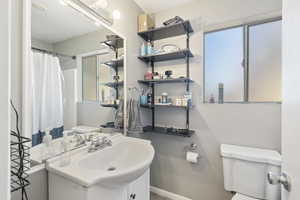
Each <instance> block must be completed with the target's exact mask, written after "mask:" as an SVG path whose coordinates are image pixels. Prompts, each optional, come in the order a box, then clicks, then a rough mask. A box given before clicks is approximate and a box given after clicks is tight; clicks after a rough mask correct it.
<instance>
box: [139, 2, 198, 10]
mask: <svg viewBox="0 0 300 200" xmlns="http://www.w3.org/2000/svg"><path fill="white" fill-rule="evenodd" d="M134 1H135V2H136V3H137V4H138V5H139V6H140V7H141V8H142V9H143V10H144V11H145V12H146V13H157V12H160V11H163V10H167V9H170V8H174V7H177V6H180V5H183V4H186V3H189V2H192V1H193V0H134Z"/></svg>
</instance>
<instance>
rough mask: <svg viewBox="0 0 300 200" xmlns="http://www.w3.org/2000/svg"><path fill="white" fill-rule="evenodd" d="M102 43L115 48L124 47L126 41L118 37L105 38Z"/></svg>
mask: <svg viewBox="0 0 300 200" xmlns="http://www.w3.org/2000/svg"><path fill="white" fill-rule="evenodd" d="M101 44H104V45H105V46H107V47H109V48H111V49H113V50H114V49H120V48H123V47H124V41H123V39H122V38H118V39H116V40H105V41H103V42H101Z"/></svg>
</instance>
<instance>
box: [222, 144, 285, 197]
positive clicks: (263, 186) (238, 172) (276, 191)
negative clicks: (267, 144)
mask: <svg viewBox="0 0 300 200" xmlns="http://www.w3.org/2000/svg"><path fill="white" fill-rule="evenodd" d="M221 155H222V160H223V170H224V187H225V190H227V191H232V192H237V193H239V194H243V195H246V196H249V197H252V198H256V199H266V200H280V196H281V195H280V185H271V184H269V183H268V180H267V173H268V172H273V173H274V174H278V175H279V174H280V172H281V162H282V161H281V155H280V154H279V153H278V152H276V151H271V150H265V149H257V148H249V147H241V146H235V145H226V144H222V145H221Z"/></svg>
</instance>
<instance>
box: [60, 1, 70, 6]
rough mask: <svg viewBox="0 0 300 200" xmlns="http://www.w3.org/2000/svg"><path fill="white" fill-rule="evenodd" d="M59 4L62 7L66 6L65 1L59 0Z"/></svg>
mask: <svg viewBox="0 0 300 200" xmlns="http://www.w3.org/2000/svg"><path fill="white" fill-rule="evenodd" d="M59 3H60V4H61V5H63V6H67V5H68V3H67V1H65V0H59Z"/></svg>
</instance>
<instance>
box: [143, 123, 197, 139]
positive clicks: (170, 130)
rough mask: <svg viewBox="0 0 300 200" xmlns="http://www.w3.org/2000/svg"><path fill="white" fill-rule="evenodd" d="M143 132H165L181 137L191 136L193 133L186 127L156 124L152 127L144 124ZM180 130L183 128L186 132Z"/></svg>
mask: <svg viewBox="0 0 300 200" xmlns="http://www.w3.org/2000/svg"><path fill="white" fill-rule="evenodd" d="M143 130H144V132H154V133H161V134H167V135H175V136H181V137H191V136H192V134H194V133H195V131H193V130H189V131H187V130H186V129H176V128H170V127H159V126H156V127H154V129H153V128H152V126H146V127H144V128H143ZM180 130H182V131H183V130H185V131H186V132H184V131H183V132H181V131H180Z"/></svg>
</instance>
